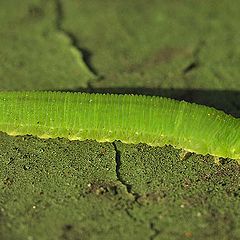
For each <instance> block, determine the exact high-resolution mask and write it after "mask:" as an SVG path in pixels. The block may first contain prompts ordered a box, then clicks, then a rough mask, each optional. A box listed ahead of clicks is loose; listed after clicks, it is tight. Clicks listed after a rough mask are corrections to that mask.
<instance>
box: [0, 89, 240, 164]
mask: <svg viewBox="0 0 240 240" xmlns="http://www.w3.org/2000/svg"><path fill="white" fill-rule="evenodd" d="M0 112H1V116H0V130H1V131H2V132H6V133H8V134H10V135H14V136H16V135H27V134H28V135H34V136H38V137H40V138H57V137H59V138H67V139H70V140H96V141H98V142H114V141H115V140H120V141H121V142H123V143H128V144H129V143H134V144H138V143H145V144H148V145H150V146H160V147H162V146H164V145H172V146H174V147H177V148H180V149H183V150H185V151H189V152H194V153H198V154H203V155H206V154H210V155H213V156H217V157H224V158H232V159H237V160H240V120H239V119H237V118H234V117H232V116H230V115H227V114H225V113H224V112H221V111H218V110H216V109H214V108H209V107H206V106H201V105H197V104H191V103H187V102H184V101H181V102H180V101H176V100H173V99H168V98H160V97H149V96H139V95H136V96H134V95H114V94H88V93H61V92H39V91H38V92H37V91H32V92H23V91H22V92H0Z"/></svg>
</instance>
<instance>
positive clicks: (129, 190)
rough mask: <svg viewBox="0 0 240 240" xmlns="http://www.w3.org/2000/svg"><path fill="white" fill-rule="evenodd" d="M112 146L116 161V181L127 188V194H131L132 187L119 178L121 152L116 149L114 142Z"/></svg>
mask: <svg viewBox="0 0 240 240" xmlns="http://www.w3.org/2000/svg"><path fill="white" fill-rule="evenodd" d="M112 144H113V147H114V150H115V153H116V155H115V160H116V176H117V180H118V181H119V182H121V183H122V184H123V185H124V186H126V188H127V191H128V193H131V194H132V192H131V191H132V186H131V185H130V184H128V183H127V182H126V181H125V180H124V179H123V178H122V176H121V173H120V168H121V165H122V163H121V152H120V151H119V150H118V149H117V145H116V143H115V142H113V143H112Z"/></svg>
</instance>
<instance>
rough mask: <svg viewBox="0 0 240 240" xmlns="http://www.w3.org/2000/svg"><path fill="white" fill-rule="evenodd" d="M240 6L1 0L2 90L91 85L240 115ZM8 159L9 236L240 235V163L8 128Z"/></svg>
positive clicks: (4, 145)
mask: <svg viewBox="0 0 240 240" xmlns="http://www.w3.org/2000/svg"><path fill="white" fill-rule="evenodd" d="M239 8H240V3H239V1H231V3H229V1H228V0H226V1H225V0H223V1H217V0H210V1H206V0H203V1H190V0H189V1H187V0H182V1H178V0H176V1H175V0H173V1H163V0H162V1H161V0H160V1H158V0H156V1H154V0H152V1H150V2H149V1H127V0H117V1H104V3H103V1H99V0H91V1H89V0H67V1H64V0H62V1H52V0H46V1H45V0H36V1H32V0H29V1H27V0H24V1H17V0H3V1H0V21H1V25H0V26H1V27H0V35H1V37H0V43H1V44H0V89H11V90H13V89H19V90H20V89H21V90H26V89H35V90H39V89H49V90H57V89H58V90H59V89H72V90H74V91H76V90H79V89H80V88H85V87H87V86H88V88H87V89H86V91H96V92H112V93H113V92H114V93H126V92H127V93H142V94H143V93H146V94H148V95H166V96H170V97H173V98H178V99H185V100H190V101H193V102H198V103H204V104H205V105H209V106H214V107H216V108H219V109H222V110H225V111H227V112H229V113H232V114H234V115H235V116H240V114H239V109H240V105H239V103H240V94H239V88H240V85H239V84H240V81H239V79H240V73H239V46H240V45H239V39H240V38H239V35H240V28H239V21H240V19H239V18H240V15H239ZM42 13H43V14H42ZM46 33H47V34H46ZM73 49H74V50H73ZM73 52H74V53H73ZM76 53H77V54H76ZM81 56H82V57H83V58H82V57H81ZM22 63H24V64H22ZM93 72H96V73H97V75H98V76H97V79H98V77H99V80H98V81H97V80H94V79H95V78H92V75H93V74H91V73H93ZM89 73H90V77H89ZM0 159H1V160H0V235H1V236H0V237H1V239H7V240H8V239H14V240H15V239H24V240H25V239H29V240H30V239H61V240H63V239H144V240H145V239H149V240H156V239H161V240H162V239H211V240H212V239H240V237H239V236H240V230H239V229H240V226H239V223H240V213H239V205H240V192H239V186H240V169H239V165H238V164H237V163H236V162H235V161H231V160H221V161H220V164H219V165H216V164H214V163H213V159H212V157H210V156H208V157H201V156H200V155H192V156H191V157H190V158H185V159H184V160H180V159H179V151H178V150H176V149H173V148H171V147H164V148H158V147H157V148H155V147H149V146H146V145H142V144H139V145H136V146H135V145H127V144H121V143H118V142H117V143H115V144H114V145H113V144H110V143H96V142H94V141H84V142H79V141H71V142H70V141H68V140H63V139H62V140H60V139H56V140H51V139H48V140H40V139H37V138H34V137H30V136H26V137H10V136H8V135H6V134H1V135H0Z"/></svg>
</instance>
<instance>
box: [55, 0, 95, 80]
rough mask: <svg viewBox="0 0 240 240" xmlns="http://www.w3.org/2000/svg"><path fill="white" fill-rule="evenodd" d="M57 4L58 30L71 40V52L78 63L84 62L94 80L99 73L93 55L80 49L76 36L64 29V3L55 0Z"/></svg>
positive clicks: (86, 50) (84, 49)
mask: <svg viewBox="0 0 240 240" xmlns="http://www.w3.org/2000/svg"><path fill="white" fill-rule="evenodd" d="M55 3H56V28H57V30H58V31H60V32H62V33H63V34H64V35H65V36H66V37H67V38H68V39H69V40H70V42H71V45H72V48H71V51H72V53H73V54H74V55H76V58H77V60H78V63H80V62H82V61H79V59H81V60H83V62H84V63H85V65H86V66H87V68H88V70H89V71H90V72H91V75H92V76H93V77H94V78H96V77H98V73H97V71H96V69H95V68H94V67H93V66H92V64H91V56H92V53H91V52H90V51H89V50H88V49H86V48H82V47H80V46H79V45H78V40H77V38H76V37H75V36H74V34H72V33H70V32H68V31H66V30H65V29H64V28H63V27H62V21H63V18H64V14H63V7H62V3H61V0H55ZM80 64H82V63H80Z"/></svg>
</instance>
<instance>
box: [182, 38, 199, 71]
mask: <svg viewBox="0 0 240 240" xmlns="http://www.w3.org/2000/svg"><path fill="white" fill-rule="evenodd" d="M203 45H204V42H203V41H200V42H199V44H198V45H197V47H196V49H195V50H194V51H193V59H194V60H193V61H192V62H191V63H190V64H189V65H187V66H186V67H185V68H184V69H183V70H182V72H183V74H184V75H185V74H188V73H189V72H191V71H193V70H195V69H196V68H198V67H199V65H200V63H199V53H200V50H201V48H202V46H203Z"/></svg>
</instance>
